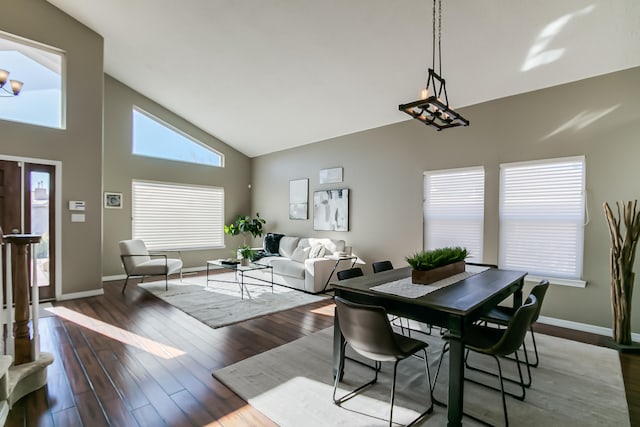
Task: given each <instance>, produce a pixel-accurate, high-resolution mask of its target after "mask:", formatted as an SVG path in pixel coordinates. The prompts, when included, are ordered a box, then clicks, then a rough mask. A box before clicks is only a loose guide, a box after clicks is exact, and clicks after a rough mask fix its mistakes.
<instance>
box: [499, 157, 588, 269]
mask: <svg viewBox="0 0 640 427" xmlns="http://www.w3.org/2000/svg"><path fill="white" fill-rule="evenodd" d="M584 198H585V162H584V157H571V158H563V159H553V160H545V161H535V162H522V163H508V164H503V165H501V166H500V245H499V264H500V268H506V269H513V270H521V271H527V272H528V273H529V274H532V275H536V276H544V277H549V278H560V279H580V278H581V276H582V256H583V240H584V229H583V227H584V211H585V199H584Z"/></svg>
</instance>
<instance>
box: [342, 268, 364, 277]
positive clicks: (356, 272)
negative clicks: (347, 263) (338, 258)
mask: <svg viewBox="0 0 640 427" xmlns="http://www.w3.org/2000/svg"><path fill="white" fill-rule="evenodd" d="M336 275H337V276H338V280H346V279H352V278H354V277H360V276H362V275H363V273H362V269H361V268H360V267H354V268H347V269H346V270H342V271H338V272H337V273H336Z"/></svg>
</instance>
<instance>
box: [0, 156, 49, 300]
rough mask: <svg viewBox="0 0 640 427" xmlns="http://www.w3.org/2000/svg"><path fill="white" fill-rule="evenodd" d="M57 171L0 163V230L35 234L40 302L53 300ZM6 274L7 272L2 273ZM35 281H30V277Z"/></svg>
mask: <svg viewBox="0 0 640 427" xmlns="http://www.w3.org/2000/svg"><path fill="white" fill-rule="evenodd" d="M55 174H56V167H55V166H53V165H45V164H38V163H29V162H21V161H12V160H0V226H1V227H2V230H3V231H4V233H5V234H38V235H40V236H42V240H41V242H40V243H38V244H37V245H34V246H33V251H34V253H35V255H36V271H35V272H32V273H31V274H32V278H33V279H36V280H37V284H38V288H39V292H40V300H41V301H47V300H52V299H55V295H56V292H55V285H56V284H55V278H56V274H55V273H56V271H55V269H56V262H55V261H56V259H55V257H56V253H55V248H56V245H55V239H56V235H55V229H56V227H55V211H56V210H55V200H56V198H55V192H56V185H55V183H56V179H55ZM5 271H6V270H5ZM34 274H35V275H36V277H33V275H34Z"/></svg>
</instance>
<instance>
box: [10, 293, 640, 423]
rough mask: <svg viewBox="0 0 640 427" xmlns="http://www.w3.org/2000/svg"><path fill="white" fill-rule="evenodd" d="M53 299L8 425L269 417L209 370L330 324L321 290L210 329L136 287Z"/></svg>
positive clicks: (638, 377)
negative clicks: (30, 382)
mask: <svg viewBox="0 0 640 427" xmlns="http://www.w3.org/2000/svg"><path fill="white" fill-rule="evenodd" d="M136 283H137V281H132V283H131V284H130V285H129V286H128V287H127V292H126V293H125V294H124V295H123V294H122V293H121V292H120V288H121V285H122V282H110V283H109V282H107V283H105V284H104V295H101V296H96V297H91V298H84V299H78V300H69V301H62V302H57V303H55V304H54V305H55V307H54V308H55V309H58V310H64V313H66V315H67V317H69V318H62V317H57V316H50V317H43V318H41V319H40V324H41V328H40V336H41V345H42V347H41V349H42V351H48V352H51V353H53V354H54V357H55V361H54V364H53V365H51V366H50V368H49V370H48V386H47V387H46V389H43V390H42V391H39V392H36V393H31V394H29V395H27V396H25V397H24V398H22V399H21V400H20V401H18V402H17V403H16V404H15V405H14V407H13V408H12V410H11V411H10V413H9V416H8V418H7V423H6V425H7V426H8V427H18V426H20V427H24V426H35V425H47V426H49V425H53V426H56V427H67V426H87V427H94V426H98V427H100V426H107V425H108V426H121V425H122V426H153V427H157V426H171V427H173V426H198V427H202V426H210V425H211V426H221V427H240V426H242V427H245V426H268V427H273V426H275V423H273V422H272V421H271V420H269V419H268V418H267V417H266V416H265V415H263V414H262V413H260V412H259V411H257V410H256V409H255V408H253V407H251V405H249V404H248V403H247V402H245V401H243V400H242V399H241V398H240V397H239V396H237V395H236V394H235V393H234V392H233V391H232V390H230V389H229V388H227V387H226V386H225V385H224V384H222V383H220V382H219V381H218V380H217V379H216V378H214V377H213V376H212V375H211V373H212V372H213V371H215V370H217V369H220V368H223V367H225V366H228V365H230V364H233V363H236V362H238V361H241V360H243V359H245V358H247V357H251V356H253V355H256V354H259V353H262V352H264V351H267V350H270V349H272V348H274V347H277V346H279V345H282V344H284V343H286V342H290V341H293V340H295V339H297V338H300V337H303V336H306V335H309V334H312V333H314V332H316V331H319V330H322V329H325V328H327V327H331V326H332V325H333V303H332V301H331V300H330V299H326V300H322V301H318V302H314V303H312V304H308V305H306V306H302V307H296V308H293V309H290V310H286V311H282V312H278V313H273V314H270V315H266V316H262V317H258V318H255V319H251V320H248V321H244V322H240V323H236V324H233V325H228V326H225V327H222V328H217V329H212V328H209V327H208V326H206V325H204V324H202V323H200V322H198V321H197V320H196V319H194V318H192V317H191V316H189V315H187V314H186V313H184V312H182V311H180V310H178V309H177V308H175V307H172V306H170V305H168V304H167V303H165V302H164V301H162V300H160V299H158V298H156V297H154V296H153V295H151V294H150V293H148V292H146V291H145V290H144V289H142V288H140V287H138V286H136ZM535 329H536V331H537V332H538V333H546V334H550V335H555V336H560V337H563V338H569V339H574V340H577V341H582V342H587V343H590V344H595V345H602V343H603V337H600V336H597V335H593V334H588V333H584V332H578V331H571V330H567V329H562V328H558V327H553V326H549V325H541V324H538V325H536V326H535ZM620 361H621V366H622V372H623V376H624V381H625V389H626V394H627V402H628V405H629V412H630V418H631V424H632V426H637V427H640V355H637V354H622V355H621V356H620Z"/></svg>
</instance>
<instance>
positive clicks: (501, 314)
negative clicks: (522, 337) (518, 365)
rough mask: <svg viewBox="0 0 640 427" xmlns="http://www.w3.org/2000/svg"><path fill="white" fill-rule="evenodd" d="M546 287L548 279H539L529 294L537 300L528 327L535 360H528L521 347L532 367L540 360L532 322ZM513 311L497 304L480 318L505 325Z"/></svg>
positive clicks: (536, 318) (538, 311)
mask: <svg viewBox="0 0 640 427" xmlns="http://www.w3.org/2000/svg"><path fill="white" fill-rule="evenodd" d="M548 289H549V281H548V280H541V281H540V282H539V283H538V284H537V285H535V286H534V287H533V288H532V289H531V295H535V297H536V299H537V300H538V309H537V310H536V312H535V314H534V316H533V321H532V322H531V327H530V328H529V330H530V331H531V340H532V341H533V354H534V356H535V362H529V359H528V356H527V353H526V346H523V348H524V350H525V357H526V362H527V364H528V365H529V366H531V367H532V368H535V367H537V366H538V363H539V362H540V357H539V355H538V346H537V345H536V337H535V334H534V333H533V324H534V323H535V322H536V321H537V320H538V317H539V316H540V310H541V309H542V302H543V301H544V296H545V295H546V293H547V290H548ZM515 311H516V310H515V309H514V308H513V307H508V306H502V305H499V306H497V307H495V308H493V309H492V310H491V311H489V312H488V313H487V314H485V315H484V316H482V317H481V319H480V320H483V321H485V322H488V323H494V324H497V325H502V326H507V325H508V324H509V322H511V319H513V314H514V313H515Z"/></svg>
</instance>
